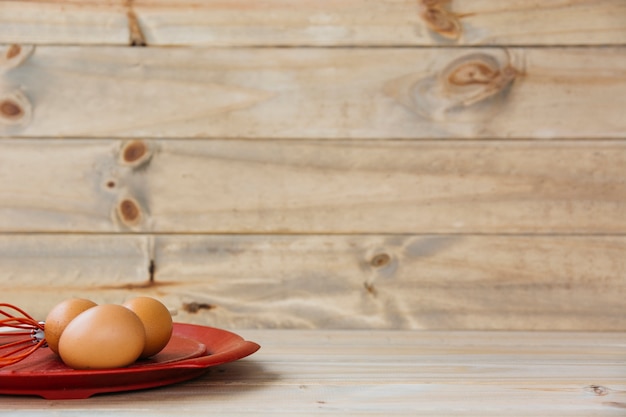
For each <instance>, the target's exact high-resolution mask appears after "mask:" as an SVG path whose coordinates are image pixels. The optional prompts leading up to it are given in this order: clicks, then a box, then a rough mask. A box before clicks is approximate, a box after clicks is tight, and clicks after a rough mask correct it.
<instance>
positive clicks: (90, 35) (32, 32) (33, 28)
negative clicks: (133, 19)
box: [0, 0, 129, 45]
mask: <svg viewBox="0 0 626 417" xmlns="http://www.w3.org/2000/svg"><path fill="white" fill-rule="evenodd" d="M125 2H126V1H125V0H62V1H56V0H55V1H49V0H33V1H31V0H29V1H12V0H3V1H0V42H2V43H26V44H29V43H32V44H92V45H128V42H129V31H128V17H127V15H126V11H127V8H126V7H124V3H125Z"/></svg>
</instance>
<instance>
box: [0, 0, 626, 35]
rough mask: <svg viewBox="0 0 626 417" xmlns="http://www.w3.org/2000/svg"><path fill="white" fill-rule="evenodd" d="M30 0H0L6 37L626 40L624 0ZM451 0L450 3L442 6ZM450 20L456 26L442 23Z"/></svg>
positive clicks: (0, 21)
mask: <svg viewBox="0 0 626 417" xmlns="http://www.w3.org/2000/svg"><path fill="white" fill-rule="evenodd" d="M427 3H428V4H430V6H428V7H427V6H424V4H426V2H420V1H417V0H395V1H378V0H350V1H346V0H343V1H340V2H337V1H334V0H309V1H302V0H300V1H293V0H266V1H263V2H249V1H245V0H229V1H223V0H184V1H172V0H134V1H123V0H117V1H112V0H108V1H106V2H102V1H93V0H81V1H73V0H65V1H54V2H51V1H49V0H31V1H2V2H0V42H16V43H36V44H114V45H125V44H126V45H127V44H128V43H129V42H130V39H131V37H130V33H129V32H130V30H129V14H130V13H132V14H133V15H134V16H136V21H137V22H138V26H139V28H140V31H141V33H142V37H143V39H144V40H145V42H146V43H147V44H148V45H205V46H207V45H213V46H216V45H219V46H252V45H260V46H275V45H285V46H301V45H315V46H333V45H345V46H348V45H357V46H370V45H378V46H389V45H396V46H397V45H406V46H413V45H446V44H458V45H554V44H561V45H583V44H584V45H599V44H624V43H626V23H625V22H626V5H625V4H624V2H623V1H621V0H577V1H563V0H543V1H541V2H528V1H525V0H508V1H506V2H501V1H497V0H454V1H451V2H446V1H429V2H427ZM446 3H447V4H446ZM449 27H452V28H454V30H446V28H449Z"/></svg>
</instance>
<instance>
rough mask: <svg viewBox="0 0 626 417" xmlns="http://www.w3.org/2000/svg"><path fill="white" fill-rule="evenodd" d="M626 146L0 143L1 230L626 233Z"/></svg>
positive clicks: (612, 143)
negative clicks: (625, 213) (625, 173)
mask: <svg viewBox="0 0 626 417" xmlns="http://www.w3.org/2000/svg"><path fill="white" fill-rule="evenodd" d="M625 166H626V142H624V141H595V142H591V141H573V142H565V141H559V142H538V141H516V142H509V141H470V142H466V141H457V142H438V141H332V142H331V141H279V140H277V141H273V140H258V141H246V140H149V141H130V142H126V141H118V140H50V139H20V140H14V139H4V140H0V230H1V231H4V232H128V231H149V232H159V233H178V232H184V233H400V234H404V233H575V234H579V233H608V234H613V233H616V234H619V233H625V232H626V218H625V217H624V215H623V214H624V212H625V209H626V182H625V176H624V172H625V168H624V167H625Z"/></svg>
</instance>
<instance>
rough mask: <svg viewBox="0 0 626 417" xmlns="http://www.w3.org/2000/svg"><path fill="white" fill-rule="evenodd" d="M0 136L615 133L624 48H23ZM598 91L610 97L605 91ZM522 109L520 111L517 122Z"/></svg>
mask: <svg viewBox="0 0 626 417" xmlns="http://www.w3.org/2000/svg"><path fill="white" fill-rule="evenodd" d="M5 54H9V55H11V56H14V58H12V59H15V60H23V62H22V61H20V62H21V63H20V64H19V65H18V64H17V63H13V61H12V59H9V60H8V61H7V62H5V63H4V65H5V66H9V67H10V66H15V68H12V69H9V70H8V71H7V72H6V73H5V74H4V75H3V88H2V91H3V92H2V94H1V96H0V103H1V104H2V107H1V109H2V112H0V122H1V123H0V136H4V137H10V136H22V137H23V136H26V137H40V136H52V137H57V136H70V137H93V136H95V137H111V136H113V137H146V136H151V137H164V138H168V137H170V138H185V137H212V138H287V139H293V138H311V139H323V138H330V139H336V138H374V139H383V138H408V139H432V138H442V139H443V138H516V139H520V138H521V139H527V138H580V139H587V138H623V137H624V131H626V118H624V117H623V111H622V109H624V108H626V48H594V49H587V48H509V49H506V50H503V49H499V48H483V49H474V48H472V50H468V49H464V48H438V49H407V48H392V49H389V48H369V49H341V48H328V49H311V48H260V49H259V48H256V49H248V48H237V49H225V48H216V49H211V48H113V47H97V48H96V47H43V46H42V47H37V48H36V49H35V51H34V52H33V53H32V54H30V57H24V56H22V55H20V54H15V50H13V52H11V49H9V48H7V49H6V51H5V52H4V53H3V55H5ZM607 97H611V100H607ZM530 121H532V122H530Z"/></svg>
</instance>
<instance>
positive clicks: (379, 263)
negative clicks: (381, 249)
mask: <svg viewBox="0 0 626 417" xmlns="http://www.w3.org/2000/svg"><path fill="white" fill-rule="evenodd" d="M389 262H391V256H389V255H388V254H386V253H379V254H377V255H374V257H373V258H372V259H371V260H370V265H372V266H373V267H374V268H382V267H383V266H385V265H388V264H389Z"/></svg>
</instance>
